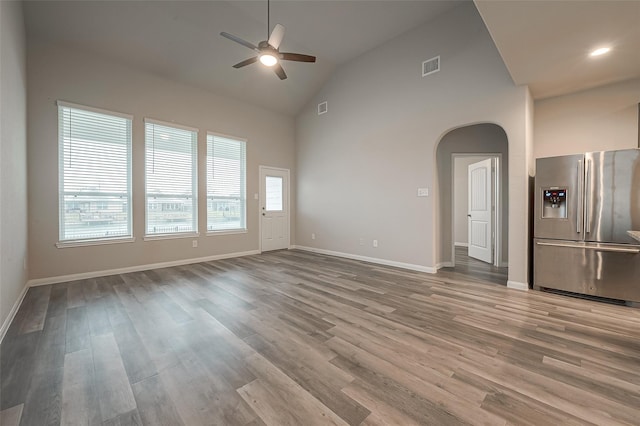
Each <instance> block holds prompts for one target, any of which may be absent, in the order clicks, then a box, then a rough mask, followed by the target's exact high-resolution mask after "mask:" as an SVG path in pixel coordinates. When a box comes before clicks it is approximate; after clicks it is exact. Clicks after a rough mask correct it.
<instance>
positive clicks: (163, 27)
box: [25, 0, 459, 114]
mask: <svg viewBox="0 0 640 426" xmlns="http://www.w3.org/2000/svg"><path fill="white" fill-rule="evenodd" d="M458 3H459V2H458V1H455V0H447V1H399V0H392V1H326V0H324V1H312V0H298V1H272V2H271V25H272V26H273V25H275V23H281V24H283V25H284V26H285V28H286V33H285V38H284V41H283V42H282V44H281V46H280V50H281V51H284V52H296V53H305V54H310V55H315V56H317V58H318V61H317V63H315V64H305V63H295V62H285V63H284V65H283V66H284V68H285V70H286V72H287V74H288V79H287V80H283V81H281V80H279V79H278V78H277V76H276V75H275V74H274V73H273V72H272V71H271V70H269V69H265V68H264V67H262V66H260V65H258V64H255V65H250V66H247V67H245V68H242V69H239V70H237V69H234V68H232V65H233V64H235V63H237V62H240V61H242V60H244V59H247V58H249V57H251V56H254V55H253V52H252V51H251V50H249V49H247V48H245V47H243V46H241V45H239V44H236V43H234V42H232V41H230V40H227V39H225V38H223V37H221V36H220V32H221V31H226V32H229V33H231V34H233V35H236V36H238V37H241V38H243V39H245V40H247V41H249V42H252V43H254V44H256V45H257V44H258V42H260V41H261V40H265V39H266V38H267V17H266V12H267V2H266V0H263V1H241V0H232V1H27V2H25V20H26V25H27V34H28V36H29V37H38V38H42V39H46V40H49V41H53V42H61V43H65V44H68V45H72V46H75V47H77V48H80V49H84V50H90V51H92V52H94V53H98V54H100V55H103V56H107V57H110V58H113V59H114V60H118V61H121V62H124V63H127V64H130V65H132V66H135V67H138V68H142V69H145V70H147V71H149V72H152V73H154V74H158V75H162V76H164V77H167V78H170V79H173V80H178V81H181V82H184V83H187V84H191V85H195V86H197V87H202V88H205V89H209V90H211V91H213V92H215V93H219V94H221V95H226V96H230V97H233V98H237V99H240V100H244V101H247V102H250V103H252V104H256V105H260V106H264V107H267V108H270V109H275V110H277V111H280V112H284V113H287V114H296V113H297V112H298V111H299V110H300V109H301V108H302V106H304V104H305V103H306V102H307V101H308V100H309V99H310V98H311V97H312V96H313V95H314V94H315V93H316V92H317V91H318V90H319V89H320V87H322V85H323V84H324V83H325V82H326V81H327V79H328V78H329V77H330V75H331V74H332V72H333V71H334V70H335V68H336V67H337V66H339V65H340V64H342V63H344V62H345V61H348V60H349V59H351V58H354V57H356V56H359V55H361V54H363V53H364V52H366V51H368V50H370V49H372V48H374V47H376V46H378V45H380V44H381V43H384V42H385V41H387V40H390V39H391V38H394V37H395V36H397V35H399V34H401V33H403V32H405V31H407V30H408V29H411V28H413V27H416V26H418V25H420V24H422V23H423V22H426V21H428V20H430V19H432V18H434V17H435V16H437V15H438V14H440V13H442V12H444V11H446V10H448V9H451V8H453V7H455V6H456V5H457V4H458Z"/></svg>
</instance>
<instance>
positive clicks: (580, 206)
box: [576, 160, 584, 234]
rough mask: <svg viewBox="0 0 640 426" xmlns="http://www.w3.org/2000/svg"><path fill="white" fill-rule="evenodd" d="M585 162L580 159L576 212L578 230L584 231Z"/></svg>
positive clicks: (579, 231)
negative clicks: (583, 184) (583, 185)
mask: <svg viewBox="0 0 640 426" xmlns="http://www.w3.org/2000/svg"><path fill="white" fill-rule="evenodd" d="M583 182H584V164H583V162H582V160H578V191H577V192H578V211H577V212H576V232H577V233H578V234H579V233H581V232H582V219H583V215H584V188H583V187H582V183H583Z"/></svg>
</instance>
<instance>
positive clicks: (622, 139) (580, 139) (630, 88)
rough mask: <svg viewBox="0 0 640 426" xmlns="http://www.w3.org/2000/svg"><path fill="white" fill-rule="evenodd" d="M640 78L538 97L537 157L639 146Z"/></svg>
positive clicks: (536, 104)
mask: <svg viewBox="0 0 640 426" xmlns="http://www.w3.org/2000/svg"><path fill="white" fill-rule="evenodd" d="M638 103H640V79H635V80H629V81H625V82H622V83H616V84H611V85H608V86H603V87H598V88H595V89H591V90H585V91H582V92H578V93H574V94H570V95H566V96H558V97H555V98H549V99H544V100H540V101H536V103H535V113H536V117H535V146H534V149H535V157H536V158H540V157H551V156H555V155H565V154H576V153H580V152H587V151H604V150H613V149H627V148H637V147H638Z"/></svg>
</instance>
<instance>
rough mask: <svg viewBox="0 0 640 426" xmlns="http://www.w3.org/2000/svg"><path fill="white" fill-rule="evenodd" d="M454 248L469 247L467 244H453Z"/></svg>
mask: <svg viewBox="0 0 640 426" xmlns="http://www.w3.org/2000/svg"><path fill="white" fill-rule="evenodd" d="M453 245H454V246H456V247H469V243H453Z"/></svg>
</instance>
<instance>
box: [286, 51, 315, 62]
mask: <svg viewBox="0 0 640 426" xmlns="http://www.w3.org/2000/svg"><path fill="white" fill-rule="evenodd" d="M280 59H283V60H285V61H296V62H315V61H316V57H315V56H311V55H303V54H301V53H281V54H280Z"/></svg>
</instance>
